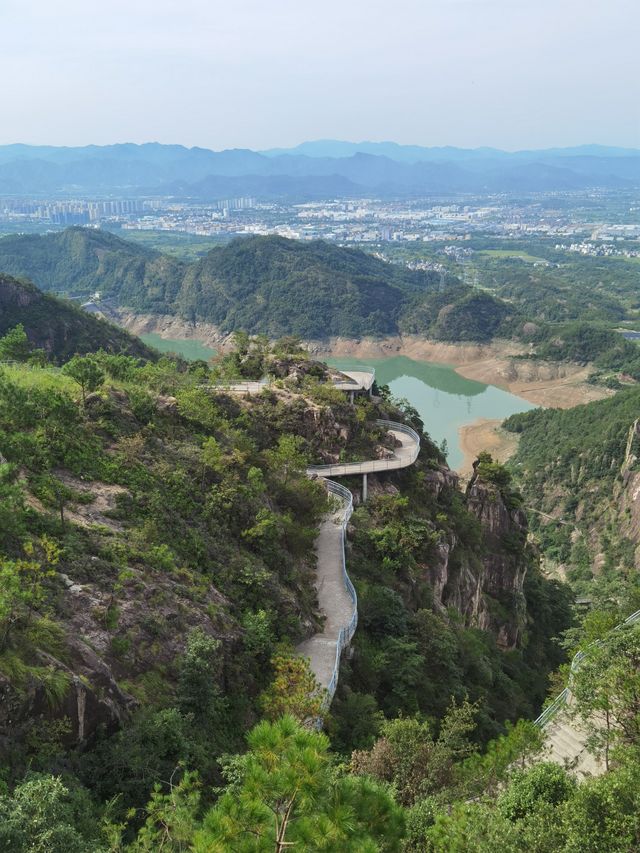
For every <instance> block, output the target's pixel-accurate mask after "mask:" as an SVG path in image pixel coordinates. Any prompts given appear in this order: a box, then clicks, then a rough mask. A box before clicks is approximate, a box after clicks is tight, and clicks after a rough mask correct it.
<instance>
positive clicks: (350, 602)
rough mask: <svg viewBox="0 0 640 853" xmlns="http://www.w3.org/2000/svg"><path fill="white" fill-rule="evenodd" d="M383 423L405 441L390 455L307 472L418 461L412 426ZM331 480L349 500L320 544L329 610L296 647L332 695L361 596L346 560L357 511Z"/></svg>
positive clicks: (361, 470)
mask: <svg viewBox="0 0 640 853" xmlns="http://www.w3.org/2000/svg"><path fill="white" fill-rule="evenodd" d="M377 423H378V425H379V426H384V427H386V428H387V430H388V431H389V432H390V433H391V434H392V435H393V436H394V437H395V438H396V440H397V442H398V443H399V446H398V447H397V448H396V450H395V452H394V453H393V454H392V455H391V456H390V457H389V458H388V459H372V460H370V461H368V462H355V463H345V464H339V465H318V466H315V465H311V466H309V467H308V468H307V474H308V475H309V476H322V477H324V476H329V475H334V476H349V475H350V474H366V473H369V472H375V471H389V470H393V469H398V468H404V467H406V466H407V465H411V464H412V463H413V462H415V460H416V458H417V456H418V453H419V451H420V438H419V436H418V435H417V433H416V432H415V431H414V430H412V429H411V428H410V427H407V426H405V425H404V424H397V423H394V422H393V421H382V420H380V421H377ZM326 483H327V487H328V489H329V491H330V492H332V493H333V494H334V495H339V496H341V499H342V501H343V505H342V509H341V510H340V511H338V512H336V513H332V514H331V515H330V516H328V517H327V518H325V520H324V521H323V522H322V525H321V526H320V533H319V535H318V538H317V539H316V544H315V548H316V554H317V558H318V567H317V573H316V583H315V585H316V590H317V593H318V604H319V606H320V610H321V612H322V613H323V614H324V615H325V624H324V628H323V630H322V631H321V632H320V633H318V634H315V635H314V636H313V637H310V638H309V639H308V640H305V641H304V642H302V643H300V645H299V646H298V647H297V649H296V651H297V653H298V654H300V655H304V656H305V657H308V658H309V660H310V662H311V669H312V671H313V673H314V675H315V677H316V679H317V680H318V682H319V683H320V684H321V685H322V687H324V688H325V689H326V690H327V691H328V693H329V701H331V699H332V698H333V695H334V693H335V690H336V687H337V684H338V670H339V667H340V654H341V652H342V649H343V648H344V647H345V646H346V645H348V644H349V642H350V641H351V636H352V634H353V632H354V631H355V625H356V622H357V600H356V597H355V590H353V586H352V584H351V581H350V580H348V578H347V577H345V575H346V566H345V563H344V559H345V557H344V547H345V528H346V521H347V520H348V517H349V515H350V514H351V496H350V493H349V491H348V489H346V488H345V487H344V486H340V485H339V484H338V483H334V482H333V481H332V480H327V481H326ZM349 587H351V589H349Z"/></svg>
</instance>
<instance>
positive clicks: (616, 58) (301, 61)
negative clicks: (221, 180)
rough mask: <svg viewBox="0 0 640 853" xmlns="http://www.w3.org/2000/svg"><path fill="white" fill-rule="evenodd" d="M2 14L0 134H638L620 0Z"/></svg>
mask: <svg viewBox="0 0 640 853" xmlns="http://www.w3.org/2000/svg"><path fill="white" fill-rule="evenodd" d="M1 20H2V27H3V36H4V37H3V51H2V54H1V55H0V73H1V74H2V77H3V79H4V80H5V81H7V80H8V81H11V83H12V85H10V86H9V85H5V86H3V88H2V91H1V92H0V110H1V111H2V116H3V126H2V132H1V133H0V143H2V144H10V143H15V142H22V143H25V144H33V145H47V144H49V145H67V146H80V145H87V144H97V145H102V144H114V141H117V140H126V141H130V142H134V143H143V142H146V141H158V142H161V143H165V144H184V145H185V146H187V147H193V146H199V147H203V148H210V149H213V150H222V149H227V148H251V149H253V150H265V149H270V148H276V147H277V148H290V147H294V146H296V145H298V144H300V142H301V141H305V140H316V139H338V140H343V139H355V140H357V141H362V140H365V139H366V140H372V141H378V140H379V141H388V140H390V139H393V140H394V141H396V142H398V143H400V144H411V145H421V146H426V147H433V146H446V145H450V146H455V147H461V148H477V147H494V148H500V149H502V150H506V151H514V150H521V149H534V150H535V149H541V148H550V147H567V146H576V145H582V144H600V145H607V146H619V147H628V148H638V147H640V108H639V107H638V104H640V51H638V50H637V44H638V34H639V32H640V10H639V8H638V5H637V3H635V2H632V0H609V2H608V3H607V4H606V5H605V4H604V3H600V2H596V3H594V4H590V5H589V6H587V5H586V4H584V3H583V2H582V0H562V2H560V3H559V2H557V0H539V2H538V3H537V4H530V3H528V2H525V0H399V2H397V3H395V4H392V5H390V4H388V3H386V2H385V3H382V2H379V0H369V2H366V3H365V2H364V0H352V2H350V3H348V4H345V3H339V2H337V0H326V2H325V3H323V4H322V5H320V4H318V3H309V4H300V3H295V2H293V0H274V2H272V3H270V4H263V3H259V2H257V0H237V2H236V3H234V4H233V6H232V7H229V6H227V5H226V4H222V3H219V2H218V3H216V2H213V3H203V2H202V0H183V2H182V3H181V4H180V7H179V10H177V8H176V4H175V3H171V2H169V0H155V2H151V0H133V2H127V3H125V2H124V0H113V2H111V3H110V4H108V5H107V6H105V7H104V8H101V9H100V10H99V13H97V12H94V13H92V14H89V12H88V9H87V6H86V4H84V3H81V2H80V0H59V2H58V3H56V4H44V3H43V2H42V1H41V0H20V1H19V2H18V0H7V1H6V2H5V3H4V4H3V11H2V18H1ZM176 140H178V141H177V142H176Z"/></svg>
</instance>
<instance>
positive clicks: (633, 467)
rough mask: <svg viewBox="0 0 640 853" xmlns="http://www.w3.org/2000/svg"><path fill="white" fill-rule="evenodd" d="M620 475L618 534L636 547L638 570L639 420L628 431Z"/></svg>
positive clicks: (639, 515) (639, 540)
mask: <svg viewBox="0 0 640 853" xmlns="http://www.w3.org/2000/svg"><path fill="white" fill-rule="evenodd" d="M620 475H621V477H622V483H621V485H620V487H619V488H618V489H616V492H617V494H614V499H617V502H618V504H619V508H620V510H619V521H620V532H621V534H622V535H623V536H626V537H627V538H628V539H630V540H631V542H633V544H634V545H635V546H636V549H635V554H634V562H635V567H636V569H640V418H639V419H638V420H636V421H634V423H633V424H632V425H631V427H630V429H629V436H628V439H627V446H626V450H625V454H624V460H623V462H622V466H621V469H620Z"/></svg>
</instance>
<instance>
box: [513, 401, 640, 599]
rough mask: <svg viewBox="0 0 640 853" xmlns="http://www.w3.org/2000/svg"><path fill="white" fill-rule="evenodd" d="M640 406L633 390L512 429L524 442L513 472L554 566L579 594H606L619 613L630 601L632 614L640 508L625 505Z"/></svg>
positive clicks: (520, 419) (518, 419) (528, 419)
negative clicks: (638, 511) (619, 604)
mask: <svg viewBox="0 0 640 853" xmlns="http://www.w3.org/2000/svg"><path fill="white" fill-rule="evenodd" d="M639 406H640V391H639V390H638V389H636V388H629V389H626V390H623V391H619V392H618V393H616V394H615V395H614V396H613V397H611V398H610V399H607V400H600V401H598V402H595V403H589V404H588V405H583V406H576V407H575V408H573V409H567V410H555V409H550V410H544V409H536V410H534V411H532V412H527V413H524V414H519V415H512V416H511V417H510V418H508V419H507V420H506V421H505V423H504V426H505V428H506V429H507V430H511V431H513V432H517V433H518V434H519V435H520V443H519V446H518V451H517V454H516V456H515V457H514V459H513V460H512V465H513V469H514V471H516V472H517V476H518V481H519V484H520V487H521V489H522V490H523V494H524V496H525V500H526V502H527V504H528V505H529V506H530V507H533V508H534V510H535V511H534V513H532V514H531V516H530V521H531V525H532V528H533V529H534V530H535V531H536V533H537V535H538V537H539V539H540V543H541V546H542V549H543V553H544V555H545V559H546V560H547V561H548V563H549V565H550V566H559V567H560V570H561V571H562V572H566V575H567V578H568V580H569V581H570V582H571V583H572V584H573V585H574V587H575V589H576V591H577V592H578V593H579V594H581V595H588V596H596V595H599V597H600V598H601V599H603V600H604V601H609V605H610V606H612V607H615V606H616V601H618V602H619V601H620V596H621V595H622V597H623V599H625V600H628V602H629V607H630V609H631V610H633V609H635V607H634V603H637V604H640V597H639V594H638V591H637V571H636V569H637V558H636V554H635V551H636V545H637V527H636V518H635V509H634V502H633V500H630V499H626V498H625V495H626V494H628V493H629V490H630V491H631V492H633V488H632V486H633V483H632V481H630V480H629V479H628V478H629V477H630V476H632V475H633V474H634V472H635V470H636V468H635V462H634V459H635V454H636V453H637V449H636V445H635V443H634V442H632V443H631V444H630V446H629V450H630V457H629V458H626V452H627V446H628V441H629V435H630V431H631V429H632V426H633V424H634V422H635V421H636V418H637V417H638V411H639ZM594 572H595V573H596V576H595V578H594ZM621 588H622V591H621ZM634 589H635V590H636V591H635V592H634V591H633V590H634ZM598 591H599V592H598ZM637 604H636V606H637ZM629 612H630V611H629ZM625 615H626V614H625Z"/></svg>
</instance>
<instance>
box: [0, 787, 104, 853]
mask: <svg viewBox="0 0 640 853" xmlns="http://www.w3.org/2000/svg"><path fill="white" fill-rule="evenodd" d="M95 817H96V816H95V814H94V810H93V808H92V806H91V804H90V801H89V799H88V797H87V796H86V794H84V793H83V792H82V791H71V790H70V789H69V788H67V787H66V786H65V784H64V783H63V781H62V780H61V779H60V778H59V777H55V776H45V775H42V776H39V775H36V774H33V775H31V776H29V777H27V779H25V780H24V781H23V782H22V783H21V784H20V785H18V787H17V788H16V789H15V791H14V792H13V794H12V795H10V796H7V795H5V796H0V848H1V849H2V850H6V851H7V853H100V851H105V853H106V848H105V847H103V846H102V845H101V843H100V840H99V837H98V826H97V821H96V820H95Z"/></svg>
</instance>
